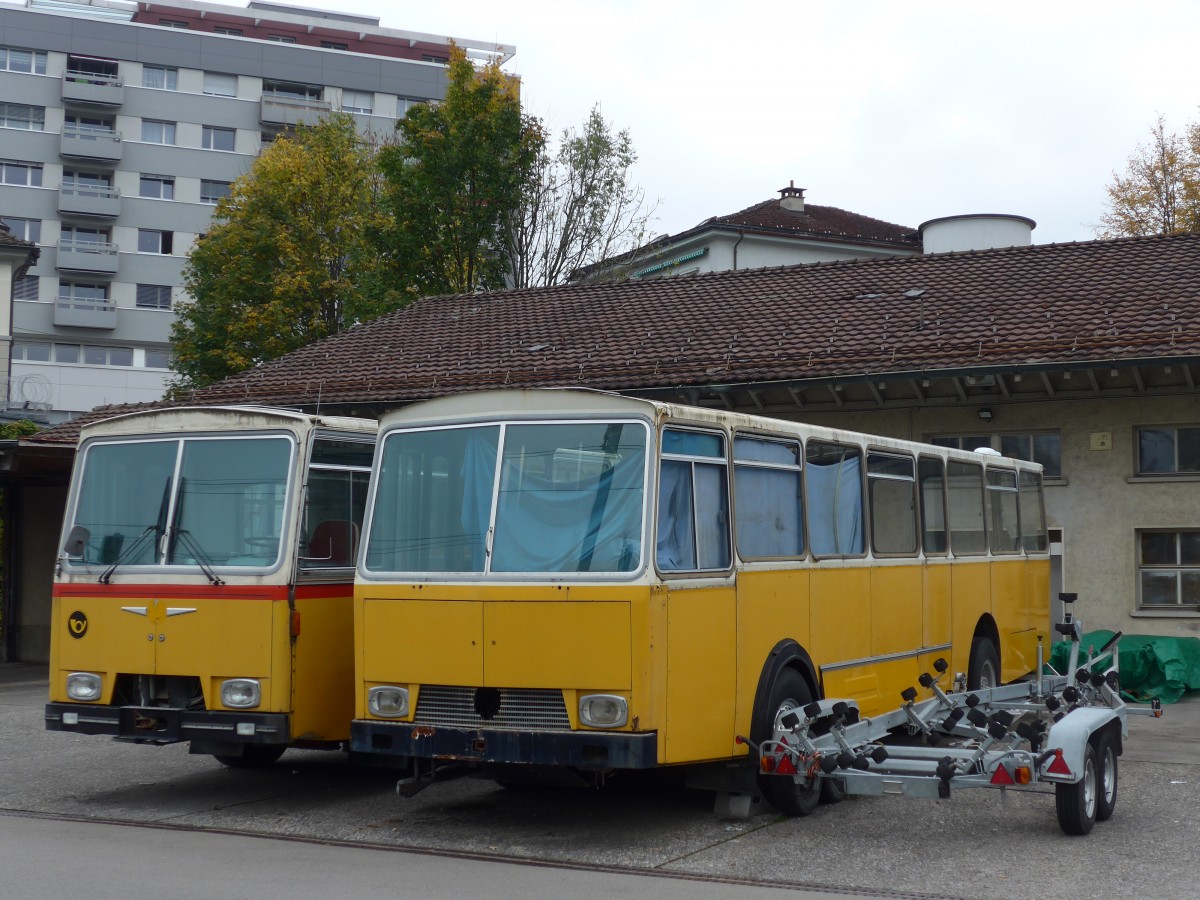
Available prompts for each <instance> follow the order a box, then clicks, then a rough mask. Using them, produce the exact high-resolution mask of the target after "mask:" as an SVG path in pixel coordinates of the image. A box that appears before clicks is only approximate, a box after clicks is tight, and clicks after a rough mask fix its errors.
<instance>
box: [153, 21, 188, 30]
mask: <svg viewBox="0 0 1200 900" xmlns="http://www.w3.org/2000/svg"><path fill="white" fill-rule="evenodd" d="M158 24H159V25H160V26H161V27H163V28H187V27H188V23H187V22H184V21H181V20H180V19H159V20H158Z"/></svg>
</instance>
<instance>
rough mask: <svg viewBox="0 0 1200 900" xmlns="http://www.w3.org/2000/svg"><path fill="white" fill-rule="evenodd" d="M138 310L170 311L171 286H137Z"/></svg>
mask: <svg viewBox="0 0 1200 900" xmlns="http://www.w3.org/2000/svg"><path fill="white" fill-rule="evenodd" d="M137 307H138V309H170V308H171V286H170V285H169V284H139V285H138V286H137Z"/></svg>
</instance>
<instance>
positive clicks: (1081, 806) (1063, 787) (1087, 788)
mask: <svg viewBox="0 0 1200 900" xmlns="http://www.w3.org/2000/svg"><path fill="white" fill-rule="evenodd" d="M1114 758H1115V757H1114ZM1097 768H1098V767H1097V765H1096V748H1095V747H1094V746H1093V745H1092V743H1091V741H1088V745H1087V748H1086V749H1085V750H1084V754H1083V777H1082V778H1080V779H1079V780H1078V781H1077V782H1075V783H1074V784H1056V785H1055V786H1054V805H1055V807H1056V808H1057V811H1058V824H1059V827H1060V828H1062V830H1063V831H1064V832H1066V833H1067V834H1087V833H1088V832H1089V831H1091V830H1092V826H1093V825H1095V824H1096V808H1097V806H1098V804H1097V788H1098V787H1099V782H1098V779H1097V774H1098V773H1097V771H1096V769H1097ZM1114 783H1115V782H1114ZM1113 799H1114V800H1115V799H1116V794H1113Z"/></svg>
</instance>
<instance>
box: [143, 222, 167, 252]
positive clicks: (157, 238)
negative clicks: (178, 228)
mask: <svg viewBox="0 0 1200 900" xmlns="http://www.w3.org/2000/svg"><path fill="white" fill-rule="evenodd" d="M171 238H172V232H170V231H152V230H151V229H149V228H139V229H138V253H161V254H170V252H171V243H172V241H171Z"/></svg>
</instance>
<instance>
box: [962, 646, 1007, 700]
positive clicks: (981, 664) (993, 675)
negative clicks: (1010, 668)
mask: <svg viewBox="0 0 1200 900" xmlns="http://www.w3.org/2000/svg"><path fill="white" fill-rule="evenodd" d="M999 686H1000V654H999V653H997V652H996V645H995V644H993V643H992V639H991V638H989V637H977V638H975V640H973V641H972V642H971V661H970V663H968V665H967V690H968V691H979V690H984V689H986V688H994V687H999Z"/></svg>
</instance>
